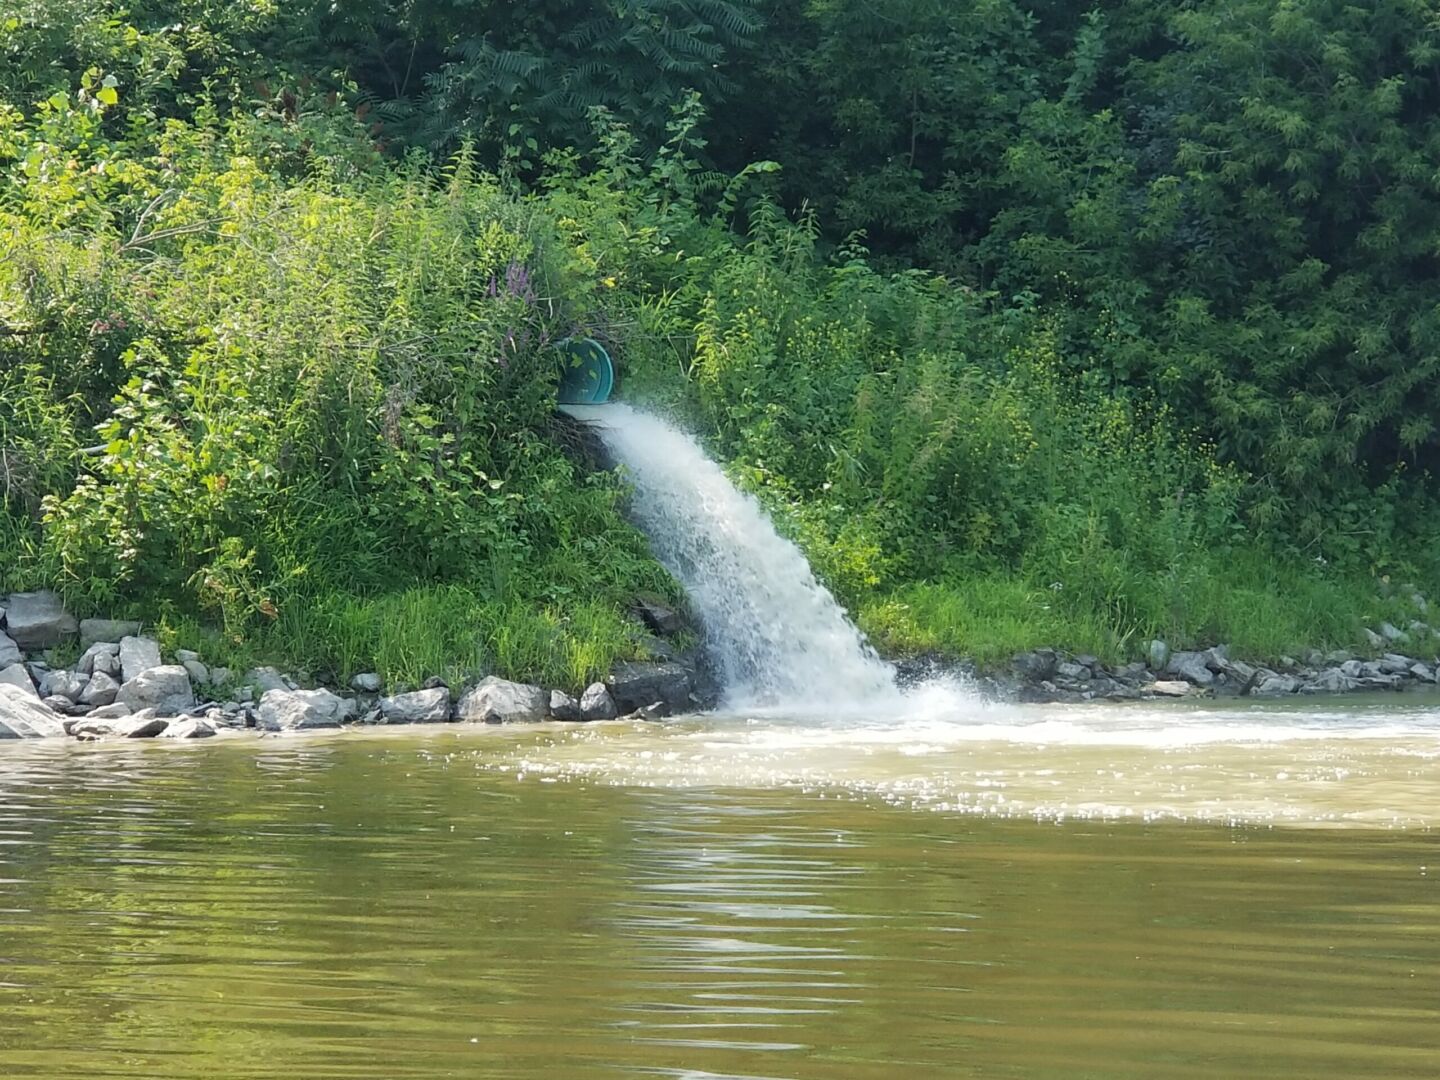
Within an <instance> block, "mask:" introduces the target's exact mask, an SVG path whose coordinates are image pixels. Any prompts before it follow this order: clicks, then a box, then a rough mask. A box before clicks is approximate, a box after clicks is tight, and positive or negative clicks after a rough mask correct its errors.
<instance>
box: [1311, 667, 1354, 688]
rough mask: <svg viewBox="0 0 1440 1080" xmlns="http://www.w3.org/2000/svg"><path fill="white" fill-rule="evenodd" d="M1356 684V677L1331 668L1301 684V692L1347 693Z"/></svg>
mask: <svg viewBox="0 0 1440 1080" xmlns="http://www.w3.org/2000/svg"><path fill="white" fill-rule="evenodd" d="M1356 685H1357V681H1356V680H1355V679H1352V678H1350V676H1348V675H1346V674H1344V673H1343V672H1341V671H1338V670H1337V669H1335V668H1330V669H1329V670H1328V671H1322V672H1321V673H1320V674H1319V675H1317V676H1315V678H1314V679H1313V680H1311V681H1310V682H1308V683H1306V684H1305V685H1303V686H1301V687H1300V692H1301V693H1302V694H1346V693H1349V692H1350V691H1352V690H1354V689H1355V687H1356Z"/></svg>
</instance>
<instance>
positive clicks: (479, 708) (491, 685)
mask: <svg viewBox="0 0 1440 1080" xmlns="http://www.w3.org/2000/svg"><path fill="white" fill-rule="evenodd" d="M548 706H549V699H548V695H547V694H546V693H545V691H544V690H542V689H540V687H538V686H531V685H529V684H528V683H517V682H509V681H508V680H506V679H497V678H495V677H494V676H493V675H492V676H490V677H489V678H486V679H483V680H481V682H480V684H479V685H478V686H474V687H472V688H471V689H469V690H467V691H466V692H465V693H464V694H463V695H462V696H461V698H460V702H459V705H458V706H457V707H456V715H457V716H458V717H459V718H460V719H461V720H464V721H467V722H469V723H484V724H522V723H534V722H536V721H540V720H544V719H545V718H546V715H547V713H548V711H549V708H548Z"/></svg>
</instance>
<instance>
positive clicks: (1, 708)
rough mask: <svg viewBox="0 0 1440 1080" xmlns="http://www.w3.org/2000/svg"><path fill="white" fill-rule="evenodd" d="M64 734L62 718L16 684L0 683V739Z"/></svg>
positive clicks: (47, 736)
mask: <svg viewBox="0 0 1440 1080" xmlns="http://www.w3.org/2000/svg"><path fill="white" fill-rule="evenodd" d="M64 734H65V726H64V723H63V721H62V720H61V719H60V717H59V716H58V715H56V713H55V711H54V710H53V709H48V708H46V707H45V706H44V705H42V704H41V703H40V700H39V699H38V698H36V697H35V694H34V692H33V691H31V692H30V693H26V692H25V691H24V690H22V689H20V688H19V687H18V686H12V685H11V684H10V683H0V739H44V738H57V737H59V736H62V735H64Z"/></svg>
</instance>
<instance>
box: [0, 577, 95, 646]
mask: <svg viewBox="0 0 1440 1080" xmlns="http://www.w3.org/2000/svg"><path fill="white" fill-rule="evenodd" d="M5 622H6V625H7V629H8V631H9V634H10V637H12V638H13V639H14V640H15V644H16V645H18V646H20V648H22V649H48V648H50V647H51V646H53V645H59V644H60V642H62V641H64V640H65V639H66V638H67V637H71V636H72V635H74V634H75V632H76V631H77V630H78V629H79V625H78V624H77V623H76V622H75V617H74V616H73V615H70V614H69V613H68V612H66V610H65V606H64V605H63V604H62V603H61V602H60V597H58V596H56V595H55V594H54V593H53V592H48V591H47V592H28V593H11V594H10V598H9V599H8V600H6V602H5Z"/></svg>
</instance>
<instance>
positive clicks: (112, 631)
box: [80, 619, 140, 649]
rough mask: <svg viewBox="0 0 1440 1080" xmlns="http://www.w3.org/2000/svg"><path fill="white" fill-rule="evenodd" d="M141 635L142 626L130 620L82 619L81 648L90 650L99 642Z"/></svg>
mask: <svg viewBox="0 0 1440 1080" xmlns="http://www.w3.org/2000/svg"><path fill="white" fill-rule="evenodd" d="M139 633H140V624H139V623H138V622H132V621H130V620H129V619H81V620H80V647H81V648H82V649H88V648H89V647H90V646H91V645H94V644H95V643H97V642H111V641H119V640H120V639H121V638H127V637H136V636H138V635H139Z"/></svg>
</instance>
